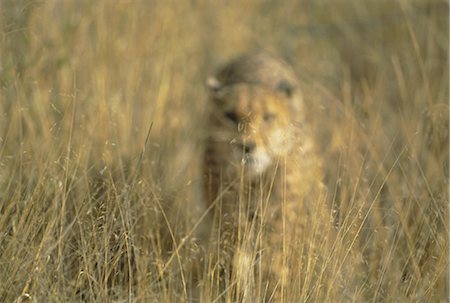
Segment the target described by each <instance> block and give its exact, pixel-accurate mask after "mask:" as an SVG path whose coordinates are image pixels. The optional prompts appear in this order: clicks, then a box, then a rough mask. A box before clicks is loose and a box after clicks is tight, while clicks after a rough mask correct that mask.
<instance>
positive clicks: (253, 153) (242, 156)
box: [210, 84, 295, 177]
mask: <svg viewBox="0 0 450 303" xmlns="http://www.w3.org/2000/svg"><path fill="white" fill-rule="evenodd" d="M213 99H214V101H215V102H214V103H215V105H214V106H215V107H216V108H215V109H214V111H213V124H212V126H213V129H211V130H210V131H211V134H210V138H211V141H212V142H213V144H214V145H215V146H216V148H215V149H216V151H218V152H220V153H221V154H222V159H223V165H225V166H228V167H229V169H230V170H234V171H237V172H239V171H240V169H239V168H242V167H243V168H244V172H245V173H246V174H247V175H249V176H251V177H257V176H260V175H261V174H263V173H264V172H265V171H266V170H267V169H268V168H269V167H270V166H272V165H274V164H276V163H277V161H279V160H281V158H282V157H283V156H285V155H286V154H287V153H289V152H290V151H291V149H292V146H293V145H294V141H295V131H294V129H295V127H294V123H293V122H292V121H294V113H293V111H292V110H291V106H290V102H291V100H290V99H289V96H288V95H286V94H285V93H283V92H279V91H273V90H270V89H267V88H265V87H262V86H258V85H250V84H238V85H233V86H229V87H225V88H223V89H221V90H220V91H218V92H217V93H216V94H215V95H214V97H213Z"/></svg>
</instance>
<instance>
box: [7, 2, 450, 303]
mask: <svg viewBox="0 0 450 303" xmlns="http://www.w3.org/2000/svg"><path fill="white" fill-rule="evenodd" d="M0 34H1V35H0V281H1V282H0V301H2V302H25V301H31V302H43V301H54V302H60V301H82V300H85V301H97V302H107V301H112V300H125V301H136V302H152V301H157V302H179V301H189V300H191V299H192V298H193V296H200V297H201V298H203V301H205V302H208V301H214V300H216V301H218V302H220V301H224V302H226V301H230V300H231V299H232V297H231V296H230V295H227V293H226V292H225V293H222V294H221V292H220V290H218V289H217V287H216V284H217V278H216V277H215V276H214V275H212V274H211V272H210V266H209V265H208V264H206V265H205V266H204V267H201V265H198V264H197V265H196V268H197V269H199V270H200V272H201V277H203V282H202V284H201V287H200V288H198V289H197V290H196V284H197V282H196V281H197V279H196V278H195V275H194V274H192V272H194V271H193V270H192V265H193V264H192V263H193V260H195V259H194V257H193V256H195V255H197V252H198V251H200V250H202V247H201V246H197V242H196V227H197V225H198V224H197V223H198V222H199V218H200V216H201V212H202V210H201V208H199V207H195V205H199V201H200V200H201V199H200V195H199V180H200V179H201V178H200V177H199V174H198V172H199V160H200V159H201V150H200V149H199V148H198V146H199V144H198V143H199V141H200V140H201V138H202V135H203V134H202V123H203V121H204V120H205V117H204V114H205V109H204V108H205V105H206V93H205V89H204V86H203V83H204V79H205V78H206V77H207V76H208V75H209V74H210V73H212V72H213V71H214V69H215V68H216V67H217V66H218V65H219V64H220V63H222V62H223V61H224V60H226V59H228V58H229V57H230V56H233V55H235V54H237V53H239V52H241V51H245V50H248V49H257V48H261V47H264V48H268V49H270V50H272V51H274V52H276V53H279V54H281V55H282V56H284V57H286V58H287V59H289V60H290V62H291V63H292V64H293V65H294V67H295V69H296V71H297V73H298V74H299V76H300V79H301V81H302V84H303V89H304V93H305V99H306V102H307V103H308V109H309V111H310V112H309V115H308V116H309V118H310V120H311V123H312V125H313V127H314V129H315V131H316V134H317V139H318V141H319V146H320V150H321V153H322V155H323V157H324V159H325V163H326V165H325V169H326V174H327V179H326V182H327V184H328V187H329V190H330V197H329V198H330V199H329V204H330V205H331V207H332V209H333V212H332V214H333V216H332V217H333V220H334V225H335V229H336V232H337V234H338V237H337V240H336V242H333V243H332V244H333V245H332V247H333V249H332V250H331V252H330V253H329V254H328V255H326V256H321V257H322V258H325V259H327V260H328V262H325V263H324V264H325V265H323V266H326V267H327V268H322V269H323V273H324V274H323V275H322V276H321V277H319V278H317V279H318V282H316V283H315V284H314V283H311V282H308V281H311V279H312V277H309V276H308V275H309V274H310V273H311V271H308V270H307V269H308V268H309V267H308V266H310V264H312V263H314V262H315V260H316V257H317V256H313V255H306V256H305V257H304V260H303V262H302V263H301V264H299V265H298V267H296V270H297V275H296V277H297V278H296V279H294V280H293V281H292V284H291V286H292V287H290V289H289V291H288V294H287V297H286V301H288V302H298V301H308V302H325V301H328V302H337V301H344V302H348V301H352V300H354V301H370V302H406V301H408V302H443V301H446V300H447V299H448V228H449V226H448V168H449V161H448V152H449V150H448V115H449V107H448V96H449V89H448V86H449V77H448V3H447V1H444V0H436V1H433V0H429V1H425V0H423V1H419V0H417V1H414V0H410V1H401V0H399V1H391V0H379V1H375V0H368V1H364V2H363V1H358V0H341V1H290V0H289V1H276V2H275V1H273V2H272V1H252V0H250V1H235V2H230V1H202V0H200V1H122V0H121V1H87V0H86V1H76V0H73V1H71V0H67V1H31V0H25V1H16V0H2V1H1V2H0ZM200 219H201V218H200ZM317 220H318V219H317ZM316 223H320V222H316ZM316 225H317V226H319V225H318V224H316ZM316 225H315V224H314V220H313V224H312V226H316ZM305 239H306V240H305V241H314V238H312V237H309V238H308V237H307V236H305ZM305 243H306V242H305ZM306 244H307V245H310V243H306ZM311 245H313V243H311ZM206 253H207V254H208V253H209V254H212V253H214V252H208V251H207V252H206ZM344 261H345V262H344ZM344 263H346V265H345V268H346V269H345V274H346V275H347V276H348V277H351V279H349V281H351V282H348V283H349V285H346V289H347V291H345V292H342V293H341V294H340V295H339V296H336V294H334V293H333V292H332V291H331V289H333V288H334V287H335V285H336V283H338V282H337V281H336V275H334V273H336V272H339V271H340V270H344V266H343V264H344ZM305 266H306V267H305ZM315 279H316V278H315ZM305 281H306V282H305ZM308 283H309V284H308ZM350 284H351V285H350ZM305 285H306V286H305ZM308 285H309V286H310V287H309V288H308ZM237 287H239V285H238V286H237Z"/></svg>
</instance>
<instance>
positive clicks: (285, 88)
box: [277, 80, 295, 97]
mask: <svg viewBox="0 0 450 303" xmlns="http://www.w3.org/2000/svg"><path fill="white" fill-rule="evenodd" d="M294 90H295V88H294V86H293V85H292V84H290V83H289V82H288V81H286V80H281V81H280V82H278V84H277V91H279V92H281V93H283V94H284V95H286V96H287V97H292V95H293V94H294Z"/></svg>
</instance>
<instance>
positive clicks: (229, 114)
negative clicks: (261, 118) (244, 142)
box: [225, 111, 238, 123]
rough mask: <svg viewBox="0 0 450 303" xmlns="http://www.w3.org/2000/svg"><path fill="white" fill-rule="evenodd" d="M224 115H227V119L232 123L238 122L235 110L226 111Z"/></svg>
mask: <svg viewBox="0 0 450 303" xmlns="http://www.w3.org/2000/svg"><path fill="white" fill-rule="evenodd" d="M225 117H227V119H228V120H230V121H232V122H234V123H238V116H237V115H236V113H235V112H231V111H230V112H226V113H225Z"/></svg>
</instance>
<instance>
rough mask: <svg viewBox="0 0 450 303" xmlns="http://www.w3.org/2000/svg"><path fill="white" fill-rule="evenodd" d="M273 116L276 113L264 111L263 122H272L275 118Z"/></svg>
mask: <svg viewBox="0 0 450 303" xmlns="http://www.w3.org/2000/svg"><path fill="white" fill-rule="evenodd" d="M275 116H276V115H275V114H274V113H265V114H264V117H263V119H264V122H267V123H269V122H272V121H273V120H274V119H275Z"/></svg>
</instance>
